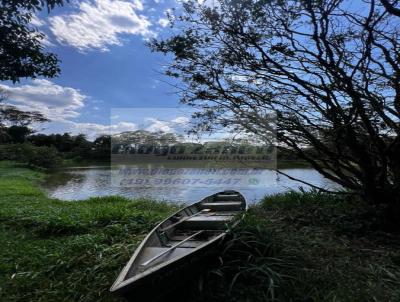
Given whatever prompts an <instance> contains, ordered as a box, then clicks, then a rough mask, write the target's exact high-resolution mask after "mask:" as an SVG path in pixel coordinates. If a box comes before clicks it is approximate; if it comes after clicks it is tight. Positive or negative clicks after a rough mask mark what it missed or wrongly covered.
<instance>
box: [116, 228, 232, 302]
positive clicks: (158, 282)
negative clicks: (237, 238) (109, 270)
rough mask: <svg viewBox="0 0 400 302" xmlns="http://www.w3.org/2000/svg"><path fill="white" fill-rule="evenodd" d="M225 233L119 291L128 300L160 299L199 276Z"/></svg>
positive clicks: (138, 301)
mask: <svg viewBox="0 0 400 302" xmlns="http://www.w3.org/2000/svg"><path fill="white" fill-rule="evenodd" d="M225 235H226V234H221V235H220V236H219V238H217V240H215V241H213V242H211V243H209V244H207V245H206V246H204V247H202V248H200V249H197V250H196V251H193V252H192V253H190V254H188V255H186V256H184V257H182V258H180V259H178V260H176V261H174V262H172V263H170V264H169V265H167V266H164V267H162V268H160V269H159V270H157V271H156V272H154V273H152V274H149V275H147V276H145V277H143V278H141V279H139V280H137V281H136V282H134V283H132V284H130V285H128V286H126V287H124V288H123V289H121V291H119V292H117V293H118V294H120V295H122V296H123V297H124V298H125V299H126V300H127V301H136V302H141V301H146V302H147V301H159V300H160V299H162V298H164V297H165V296H167V295H168V294H169V293H172V292H174V291H175V290H177V289H178V288H181V287H183V286H184V285H185V284H187V283H188V282H191V281H193V280H196V279H197V278H199V276H201V274H202V273H204V271H205V270H207V268H208V267H209V266H210V265H211V264H212V262H213V261H215V259H216V256H217V255H218V246H219V245H221V243H222V242H223V240H224V238H225Z"/></svg>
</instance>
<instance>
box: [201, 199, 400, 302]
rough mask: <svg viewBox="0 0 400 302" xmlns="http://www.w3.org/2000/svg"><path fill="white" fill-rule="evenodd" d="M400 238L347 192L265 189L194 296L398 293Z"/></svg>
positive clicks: (335, 297)
mask: <svg viewBox="0 0 400 302" xmlns="http://www.w3.org/2000/svg"><path fill="white" fill-rule="evenodd" d="M399 247H400V238H399V237H398V236H394V235H392V234H387V233H383V232H381V231H379V230H378V229H377V226H376V223H375V221H374V216H373V214H371V213H369V212H368V211H366V210H365V209H364V207H363V206H362V204H360V203H359V202H357V201H355V200H353V199H352V198H349V197H339V196H335V195H328V194H324V193H318V192H308V193H302V192H299V193H296V192H289V193H286V194H280V195H276V196H271V197H267V198H265V199H264V200H262V201H261V202H260V203H259V204H258V205H256V206H253V207H251V208H250V209H249V213H248V215H247V217H246V218H245V221H244V223H242V224H241V225H240V226H239V227H238V228H237V229H236V230H235V232H234V235H233V238H232V239H231V240H230V241H228V242H227V243H226V245H225V250H224V252H223V253H222V256H221V265H219V266H217V267H215V268H214V269H213V270H212V271H210V272H209V273H208V278H207V280H208V282H206V285H205V287H204V296H203V297H201V299H198V300H197V301H221V302H222V301H260V302H261V301H331V302H334V301H348V302H356V301H357V302H358V301H359V302H365V301H371V302H372V301H379V302H383V301H385V302H386V301H393V302H394V301H400V249H399Z"/></svg>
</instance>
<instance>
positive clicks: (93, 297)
mask: <svg viewBox="0 0 400 302" xmlns="http://www.w3.org/2000/svg"><path fill="white" fill-rule="evenodd" d="M42 176H43V174H42V173H40V172H34V171H32V170H28V169H26V168H24V167H23V166H20V165H16V164H13V163H9V162H8V163H5V162H0V205H1V207H0V242H1V247H0V301H119V300H118V299H117V298H115V297H112V296H111V295H110V294H109V293H108V289H109V287H110V285H111V284H112V282H113V281H114V279H115V278H116V275H117V274H118V272H119V271H120V269H121V268H122V266H123V265H124V264H125V263H126V262H127V260H128V259H129V257H130V255H131V254H132V252H133V251H134V249H135V247H136V246H137V244H138V243H139V242H140V241H141V240H142V239H143V237H144V235H145V234H146V233H147V232H148V231H149V230H150V229H151V228H152V227H153V226H154V225H155V224H156V223H157V222H158V221H159V220H161V219H162V218H164V217H166V216H167V215H168V214H170V213H172V212H173V211H175V210H176V207H175V206H173V205H168V204H166V203H162V202H155V201H152V200H145V199H143V200H128V199H125V198H121V197H104V198H91V199H89V200H84V201H76V202H65V201H58V200H55V199H50V198H47V197H46V196H45V194H44V193H43V192H42V191H41V190H39V189H38V188H37V186H35V185H34V183H35V182H38V181H40V180H41V178H42Z"/></svg>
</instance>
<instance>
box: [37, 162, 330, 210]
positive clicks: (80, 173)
mask: <svg viewBox="0 0 400 302" xmlns="http://www.w3.org/2000/svg"><path fill="white" fill-rule="evenodd" d="M113 169H118V167H114V168H113ZM179 169H182V171H180V172H179V175H180V176H181V177H185V175H187V173H188V171H187V170H188V169H189V170H190V169H197V170H198V168H179ZM282 171H283V172H284V173H287V174H288V175H290V176H292V177H296V178H300V179H302V180H304V181H306V182H309V183H312V184H314V185H317V186H320V187H324V188H328V189H332V188H334V187H335V185H334V184H333V183H331V182H330V181H328V180H327V179H325V178H324V177H323V176H322V175H321V174H319V173H318V172H317V171H315V170H313V169H305V168H301V169H284V170H282ZM262 175H263V178H262V184H261V185H260V184H259V185H256V186H244V187H243V185H242V184H238V185H233V184H232V183H231V184H226V185H224V184H221V185H219V186H207V185H205V186H199V185H196V186H190V185H187V184H185V185H175V186H156V185H153V186H134V187H122V186H121V187H119V186H114V185H112V178H111V169H110V167H86V168H70V169H66V170H63V171H57V172H53V173H51V174H50V175H49V177H48V178H47V180H46V181H45V183H44V187H45V189H46V190H47V192H48V194H49V195H50V196H51V197H54V198H58V199H62V200H80V199H86V198H89V197H95V196H108V195H121V196H125V197H127V198H136V197H149V198H155V199H158V200H166V201H173V202H188V203H191V202H194V201H198V200H199V199H201V198H202V197H204V196H207V195H210V194H212V193H215V192H218V191H221V190H224V189H237V190H239V191H241V192H242V194H244V195H245V197H246V198H247V199H248V201H249V202H255V201H258V200H260V198H262V197H264V196H265V195H269V194H274V193H279V192H284V191H287V190H290V189H294V190H297V189H298V188H299V187H300V186H304V185H302V184H301V183H299V182H296V181H293V180H291V179H289V178H287V177H285V176H282V175H279V176H278V175H277V174H276V172H274V171H271V170H266V169H265V170H264V169H263V170H262Z"/></svg>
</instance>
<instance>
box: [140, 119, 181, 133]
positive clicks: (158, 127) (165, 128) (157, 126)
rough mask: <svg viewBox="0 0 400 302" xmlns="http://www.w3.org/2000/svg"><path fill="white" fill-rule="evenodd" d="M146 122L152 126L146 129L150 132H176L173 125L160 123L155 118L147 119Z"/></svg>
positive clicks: (165, 122)
mask: <svg viewBox="0 0 400 302" xmlns="http://www.w3.org/2000/svg"><path fill="white" fill-rule="evenodd" d="M145 121H146V122H149V123H150V125H149V126H147V127H146V129H145V130H147V131H150V132H158V131H162V132H171V133H172V132H175V130H174V129H173V128H172V127H171V123H170V122H168V121H160V120H158V119H155V118H147V119H145Z"/></svg>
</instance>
